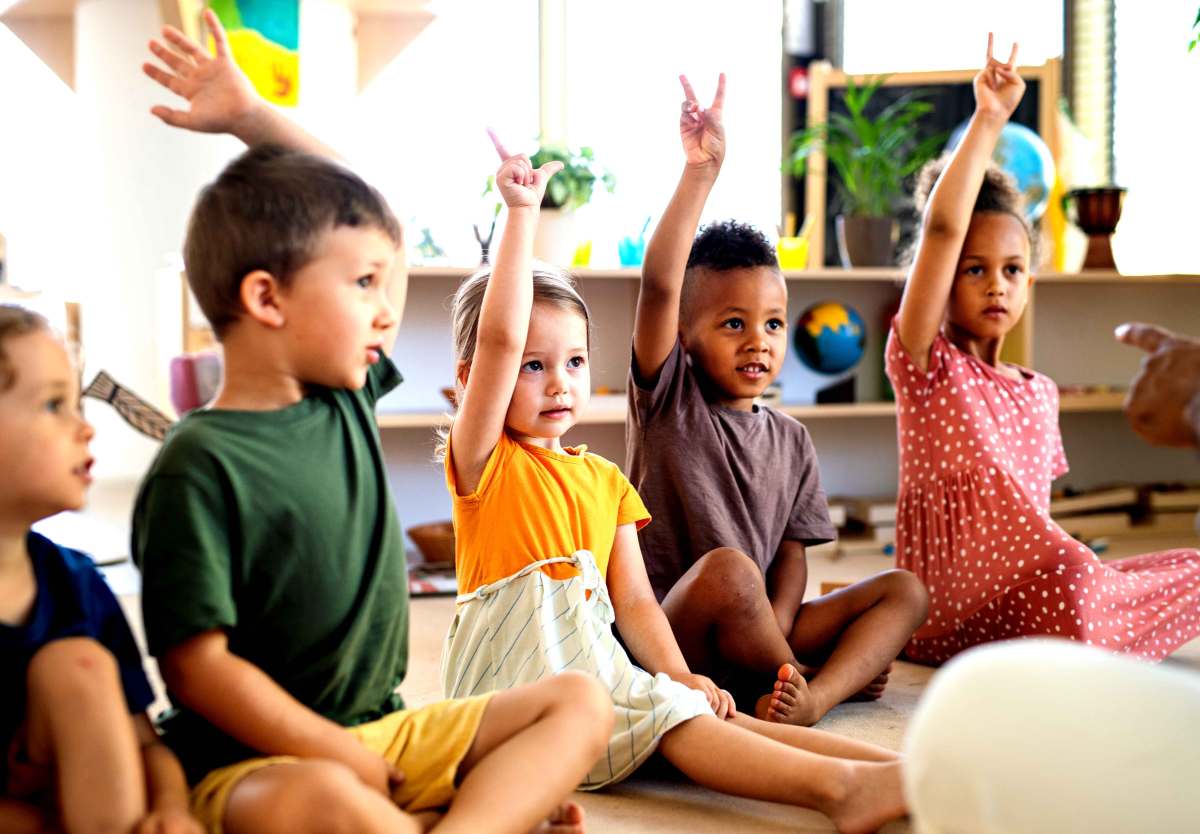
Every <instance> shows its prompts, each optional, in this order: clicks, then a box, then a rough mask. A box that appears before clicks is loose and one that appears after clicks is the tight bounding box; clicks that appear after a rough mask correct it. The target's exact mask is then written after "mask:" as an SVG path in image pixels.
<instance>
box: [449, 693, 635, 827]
mask: <svg viewBox="0 0 1200 834" xmlns="http://www.w3.org/2000/svg"><path fill="white" fill-rule="evenodd" d="M612 722H613V708H612V701H611V700H610V698H609V696H608V693H607V692H605V691H604V689H603V688H602V687H601V686H600V684H599V683H597V682H596V681H595V680H593V679H592V678H590V677H588V676H587V675H584V674H580V673H576V672H564V673H562V674H560V675H556V676H555V677H553V678H546V679H543V680H541V681H538V682H537V683H532V684H527V685H525V686H520V687H517V688H515V689H509V690H504V691H502V692H497V693H496V694H495V695H494V696H493V697H492V700H491V701H490V702H489V703H488V706H487V709H486V711H485V712H484V714H483V721H482V722H481V723H480V725H479V731H478V733H477V734H476V736H475V742H474V743H473V744H472V745H471V749H470V750H469V751H468V752H467V755H466V758H464V759H463V762H462V765H461V767H460V770H459V772H460V775H461V776H462V783H461V785H460V786H459V789H458V793H457V795H455V797H454V801H453V802H452V803H451V805H450V808H449V810H448V811H447V812H446V816H445V817H443V818H442V820H441V822H439V823H438V825H436V826H435V827H434V830H435V831H437V832H439V834H449V832H458V831H462V832H468V831H469V832H479V831H494V832H514V834H520V833H521V832H527V831H530V830H537V831H546V832H577V831H582V826H583V811H582V809H581V808H579V807H578V806H577V805H575V804H574V803H564V802H563V798H564V797H566V796H567V795H568V794H569V793H570V792H571V791H572V790H573V789H574V788H575V786H576V785H578V784H579V782H580V780H582V778H583V777H584V776H585V775H586V774H587V772H588V769H589V768H590V767H591V766H592V765H593V764H595V763H596V761H597V760H598V759H599V758H600V757H601V756H602V755H604V750H605V745H606V744H607V743H608V737H609V732H610V730H611V729H612ZM497 809H503V811H502V816H500V815H498V812H497Z"/></svg>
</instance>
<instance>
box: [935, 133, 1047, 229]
mask: <svg viewBox="0 0 1200 834" xmlns="http://www.w3.org/2000/svg"><path fill="white" fill-rule="evenodd" d="M966 131H967V123H966V122H963V123H962V124H960V125H959V126H958V127H956V128H954V132H953V133H951V134H950V141H949V142H947V143H946V150H948V151H952V150H954V149H955V148H956V147H958V143H959V142H960V141H962V137H963V134H964V133H966ZM992 159H994V160H995V161H996V164H997V165H999V166H1000V167H1001V168H1002V169H1003V170H1005V171H1007V172H1008V173H1009V174H1011V175H1012V177H1013V179H1015V180H1016V181H1017V188H1019V189H1021V193H1022V194H1024V195H1025V218H1026V219H1027V220H1028V221H1029V222H1030V223H1034V222H1036V221H1037V220H1038V218H1040V217H1041V216H1042V215H1043V214H1045V213H1046V206H1048V205H1049V204H1050V191H1051V189H1052V188H1054V178H1055V168H1054V155H1053V154H1051V153H1050V148H1049V147H1047V146H1046V143H1045V142H1043V141H1042V137H1041V136H1038V135H1037V133H1035V132H1034V131H1032V130H1030V129H1029V128H1027V127H1025V125H1020V124H1016V123H1015V122H1008V123H1007V124H1006V125H1004V129H1003V130H1002V131H1001V132H1000V140H999V141H998V142H997V143H996V152H995V153H994V154H993V155H992Z"/></svg>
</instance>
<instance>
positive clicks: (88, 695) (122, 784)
mask: <svg viewBox="0 0 1200 834" xmlns="http://www.w3.org/2000/svg"><path fill="white" fill-rule="evenodd" d="M27 682H28V692H29V707H28V712H27V720H26V727H27V733H28V735H27V748H28V753H29V757H30V759H31V760H32V761H33V762H34V764H37V765H42V766H46V767H52V768H53V770H54V772H55V775H56V779H57V788H58V804H59V811H60V814H61V816H62V824H63V827H64V829H65V830H66V831H67V832H68V833H69V834H75V832H101V831H114V832H115V831H130V830H132V829H133V827H134V826H135V825H136V824H137V823H138V821H139V820H140V819H141V818H142V817H143V816H145V813H146V779H145V776H144V774H143V773H142V761H141V755H140V750H139V745H138V742H137V737H136V734H135V732H134V727H133V721H132V719H131V718H130V716H129V708H128V706H127V705H126V703H125V695H124V692H123V690H122V689H121V681H120V677H119V675H118V672H117V662H116V659H115V658H114V657H113V656H112V654H110V653H109V651H108V650H107V649H105V648H104V647H103V646H102V645H100V644H99V643H97V642H96V641H94V640H90V639H86V638H82V637H77V638H71V639H66V640H56V641H54V642H52V643H49V644H47V645H46V646H45V647H43V648H42V649H41V650H40V651H39V652H38V653H37V654H35V655H34V656H33V659H32V660H31V661H30V662H29V670H28V675H27Z"/></svg>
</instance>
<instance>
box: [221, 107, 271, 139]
mask: <svg viewBox="0 0 1200 834" xmlns="http://www.w3.org/2000/svg"><path fill="white" fill-rule="evenodd" d="M277 115H278V114H276V112H275V111H274V110H272V109H271V108H270V107H269V106H268V105H267V103H266V102H265V101H256V102H255V103H254V104H253V105H252V106H251V107H250V108H249V109H248V110H246V112H245V113H242V114H241V115H240V116H238V117H236V118H235V119H234V120H233V124H232V125H231V126H230V129H229V132H230V133H231V134H232V135H233V136H235V137H237V138H238V139H240V140H241V141H242V142H243V143H244V144H245V145H246V146H247V147H254V146H256V145H261V144H264V143H266V142H269V141H271V136H272V130H271V123H272V120H273V119H275V118H277Z"/></svg>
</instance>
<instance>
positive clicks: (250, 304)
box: [239, 269, 285, 328]
mask: <svg viewBox="0 0 1200 834" xmlns="http://www.w3.org/2000/svg"><path fill="white" fill-rule="evenodd" d="M280 290H281V287H280V286H279V282H278V281H276V280H275V276H274V275H272V274H271V273H269V272H267V271H266V270H264V269H256V270H254V271H253V272H248V273H246V275H245V276H244V277H243V278H242V284H241V287H240V288H239V291H240V295H241V298H242V307H244V308H245V310H246V314H247V315H249V316H250V318H252V319H254V320H255V321H257V322H258V323H259V324H262V325H265V326H266V327H271V328H279V327H283V325H284V321H285V319H284V315H283V309H282V307H281V306H280V300H281V299H280Z"/></svg>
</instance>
